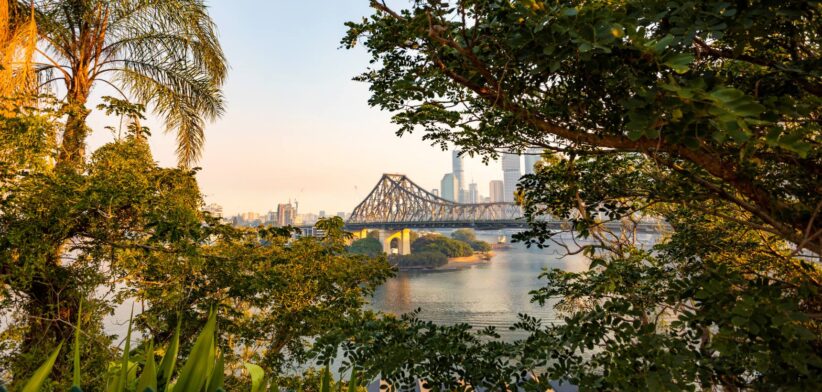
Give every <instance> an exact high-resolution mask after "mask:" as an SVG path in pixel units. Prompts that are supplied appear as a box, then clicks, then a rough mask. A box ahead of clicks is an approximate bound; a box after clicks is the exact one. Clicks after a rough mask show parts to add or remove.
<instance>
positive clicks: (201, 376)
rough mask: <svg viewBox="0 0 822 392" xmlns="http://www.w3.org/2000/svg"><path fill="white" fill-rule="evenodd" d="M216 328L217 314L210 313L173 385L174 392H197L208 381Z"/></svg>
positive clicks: (211, 366)
mask: <svg viewBox="0 0 822 392" xmlns="http://www.w3.org/2000/svg"><path fill="white" fill-rule="evenodd" d="M216 328H217V312H215V311H211V315H210V316H209V317H208V322H206V325H205V327H204V328H203V330H202V331H201V332H200V334H199V335H198V336H197V340H195V342H194V347H192V349H191V354H189V356H188V360H186V363H185V364H184V365H183V368H182V369H181V370H180V377H178V378H177V383H176V384H175V385H174V390H175V391H180V392H182V391H199V390H201V389H203V387H204V386H205V385H206V381H208V376H209V371H210V370H211V369H212V368H213V366H214V333H215V331H216Z"/></svg>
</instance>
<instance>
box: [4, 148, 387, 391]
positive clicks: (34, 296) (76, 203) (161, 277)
mask: <svg viewBox="0 0 822 392" xmlns="http://www.w3.org/2000/svg"><path fill="white" fill-rule="evenodd" d="M134 136H136V135H132V136H129V137H127V138H126V139H122V140H117V141H115V142H114V143H111V144H108V145H105V146H103V147H101V148H100V149H99V150H98V151H96V152H95V153H94V154H93V155H92V157H91V159H90V161H89V163H88V166H87V167H86V169H85V170H84V173H82V174H81V173H78V172H76V171H74V170H65V169H62V168H60V167H57V168H56V169H44V170H42V171H36V172H30V173H29V174H27V175H22V176H21V175H18V176H15V177H13V181H11V180H9V181H5V182H3V183H2V187H3V188H2V192H0V194H1V195H3V197H2V199H0V203H1V205H0V208H2V210H3V211H4V213H3V214H2V215H0V281H1V282H2V286H0V287H2V289H3V293H2V294H3V295H2V297H1V298H0V301H2V307H1V308H2V309H3V312H4V316H5V317H8V319H9V320H12V322H11V323H9V324H6V325H4V331H2V333H1V334H0V338H2V340H0V342H2V347H3V351H2V354H1V355H0V363H1V364H2V365H0V368H2V369H4V372H8V373H6V374H5V375H6V376H10V377H13V381H14V384H12V386H15V385H19V382H21V380H25V379H26V378H27V377H28V376H29V375H30V374H31V373H32V372H33V371H34V369H35V368H36V365H37V364H39V363H40V362H41V361H42V358H44V357H46V356H47V355H48V354H49V353H50V352H52V351H53V349H54V347H56V346H57V345H58V344H59V343H60V342H62V341H66V340H69V339H71V337H72V335H74V332H75V330H76V329H75V327H74V326H75V325H81V326H82V337H83V339H82V340H83V342H84V344H83V345H82V347H81V349H80V355H81V356H82V357H83V358H84V361H83V364H82V369H81V370H82V373H83V374H85V375H87V376H86V378H85V379H83V380H82V381H83V383H84V384H85V385H84V387H88V388H89V389H92V390H100V389H103V387H104V385H105V383H106V380H105V373H106V372H105V371H100V369H105V368H106V365H107V363H108V362H109V361H110V360H111V359H112V358H113V352H112V350H111V348H110V347H111V340H112V337H110V336H106V335H105V334H103V332H102V325H101V320H102V317H103V315H105V314H107V313H108V312H110V310H111V309H112V307H113V306H115V305H117V304H119V303H121V302H122V301H125V300H127V299H128V300H134V301H140V302H142V303H144V304H145V307H146V311H145V312H143V313H141V314H140V315H138V316H136V318H135V328H136V329H137V330H139V331H141V332H142V333H143V334H144V335H146V336H154V337H155V338H154V339H155V341H154V342H153V343H154V344H156V345H158V346H160V345H162V344H163V343H165V342H168V341H169V339H170V338H171V334H170V333H169V331H174V330H175V326H177V325H179V326H180V328H181V333H180V334H179V335H178V336H181V337H182V338H181V341H180V344H179V346H176V345H175V346H172V347H174V350H175V351H177V350H179V351H178V352H179V353H180V354H183V355H186V354H187V353H189V351H190V350H192V345H193V344H195V342H194V341H193V340H192V339H193V337H194V336H195V335H196V331H197V330H199V329H200V328H202V320H203V317H202V314H203V313H204V312H205V311H207V310H208V309H209V308H211V307H213V306H215V305H218V304H219V305H222V306H220V315H219V316H220V318H221V320H224V321H223V325H222V326H221V329H220V334H219V336H218V338H219V344H220V345H221V346H223V347H227V349H226V351H225V353H226V358H225V363H226V366H234V365H235V364H237V363H240V362H242V361H249V360H253V361H255V362H257V363H259V364H260V365H261V366H263V367H264V368H265V369H266V370H267V371H279V370H280V369H281V368H282V367H283V366H286V365H287V364H291V363H298V362H301V361H304V360H305V356H306V349H307V348H308V347H310V344H311V339H312V338H313V337H314V336H316V335H318V334H322V333H324V332H325V331H327V330H329V329H331V328H333V327H334V325H335V324H336V323H339V322H341V321H342V320H344V319H345V318H347V317H351V316H352V315H355V314H356V313H358V312H360V308H361V306H362V304H363V303H364V296H365V295H367V294H369V293H370V292H372V291H373V290H374V288H375V287H376V286H377V285H378V284H379V283H380V282H382V281H383V280H384V279H385V278H386V277H388V276H390V274H391V270H390V267H389V266H388V264H387V263H386V261H385V259H372V258H369V257H366V256H361V255H350V254H348V253H347V252H346V251H345V243H346V241H347V240H348V237H347V236H348V234H347V233H345V232H344V230H343V225H344V222H342V220H340V219H327V220H323V221H321V222H319V223H318V227H319V226H322V229H323V230H324V231H325V233H326V235H325V237H324V238H321V239H316V238H301V239H297V240H293V239H292V236H291V234H292V233H291V232H290V231H289V230H288V229H279V228H266V227H262V228H258V229H240V228H234V227H231V226H229V225H225V224H222V223H221V222H219V221H218V220H217V219H215V218H212V217H210V216H208V215H206V214H204V213H202V212H201V211H200V207H201V205H202V199H201V197H200V193H199V190H198V188H197V184H196V180H195V178H194V175H195V172H194V171H189V170H183V169H166V168H161V167H158V166H157V164H156V163H155V162H154V161H153V159H152V158H151V153H150V151H149V148H148V145H147V144H146V141H145V140H144V138H140V137H134ZM64 244H68V245H64ZM61 260H62V261H61ZM58 293H59V295H58ZM80 301H82V303H83V309H84V313H83V315H82V318H80V323H79V324H75V322H76V321H77V320H78V317H81V316H80V314H79V313H78V312H77V310H78V309H79V303H80ZM63 351H64V352H62V353H61V355H59V356H58V357H57V360H56V363H55V365H54V370H53V374H54V376H55V379H57V380H59V381H58V382H59V383H67V382H69V378H71V377H70V376H67V375H68V374H70V373H72V371H71V370H70V369H71V366H70V362H71V358H72V357H73V356H74V355H73V353H70V350H69V349H68V348H64V350H63ZM169 361H170V362H169ZM173 362H174V360H173V358H170V357H169V358H168V361H167V360H164V361H163V363H162V364H161V365H160V367H159V369H158V375H165V376H168V375H169V374H170V373H169V372H168V370H169V369H170V368H172V367H173V365H174V364H173ZM93 370H94V371H93ZM159 378H160V379H161V380H163V378H162V377H159ZM165 380H167V378H166V379H165ZM160 385H162V383H161V384H160ZM158 386H159V385H158ZM57 387H58V388H59V389H68V387H69V385H68V384H60V385H58V386H57Z"/></svg>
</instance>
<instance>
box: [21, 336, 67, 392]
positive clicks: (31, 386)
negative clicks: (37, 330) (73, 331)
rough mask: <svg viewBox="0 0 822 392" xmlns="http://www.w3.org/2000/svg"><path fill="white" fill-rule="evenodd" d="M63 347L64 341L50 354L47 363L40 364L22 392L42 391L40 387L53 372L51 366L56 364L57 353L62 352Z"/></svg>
mask: <svg viewBox="0 0 822 392" xmlns="http://www.w3.org/2000/svg"><path fill="white" fill-rule="evenodd" d="M62 348H63V343H62V342H61V343H60V344H58V345H57V348H56V349H55V350H54V352H52V353H51V355H49V358H48V359H47V360H46V363H44V364H42V365H40V367H39V368H37V371H35V372H34V375H32V376H31V378H30V379H29V380H28V381H27V382H26V385H25V386H24V387H23V389H21V390H20V392H38V391H40V387H42V386H43V384H44V383H45V382H46V379H48V378H49V374H50V373H51V368H52V367H53V366H54V361H56V360H57V355H58V354H60V349H62Z"/></svg>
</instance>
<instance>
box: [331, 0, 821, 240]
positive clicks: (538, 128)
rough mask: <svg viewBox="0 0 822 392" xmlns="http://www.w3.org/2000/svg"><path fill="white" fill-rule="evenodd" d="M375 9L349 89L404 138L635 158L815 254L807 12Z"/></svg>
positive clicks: (504, 6) (816, 169)
mask: <svg viewBox="0 0 822 392" xmlns="http://www.w3.org/2000/svg"><path fill="white" fill-rule="evenodd" d="M371 4H372V6H373V7H374V8H375V10H376V11H375V13H374V14H373V15H372V16H371V17H370V18H369V19H365V20H363V21H362V22H351V23H349V24H348V27H349V31H348V35H347V36H346V38H345V39H344V40H343V43H344V45H347V46H348V47H352V46H354V45H355V44H357V43H362V44H364V45H365V46H366V47H367V49H368V50H369V52H370V53H371V55H372V57H373V61H372V63H375V64H378V66H377V67H375V68H373V69H370V70H369V71H368V72H366V73H364V74H362V75H361V76H359V77H358V78H357V79H358V80H362V81H366V82H368V83H370V84H371V86H372V88H371V92H372V97H371V99H370V103H371V104H372V105H374V106H378V107H380V108H383V109H386V110H391V111H394V112H396V114H395V116H394V121H395V122H396V123H397V124H398V125H399V126H400V129H399V134H404V133H409V132H412V130H414V129H416V128H420V129H423V130H425V131H426V132H427V133H426V135H425V136H424V138H425V139H428V140H431V141H432V142H433V143H442V145H443V146H444V145H445V143H447V142H453V143H455V144H457V145H458V146H459V147H460V149H461V150H463V151H467V152H468V153H478V154H485V155H487V156H488V157H493V156H495V155H496V151H498V150H499V149H505V150H522V149H524V148H526V147H530V146H538V147H541V148H544V149H547V150H552V151H558V152H563V153H566V154H581V153H595V154H619V153H623V152H635V153H639V154H642V155H644V156H646V157H647V158H648V159H651V160H653V161H654V162H656V164H657V165H658V166H660V167H664V168H666V169H667V170H672V171H676V172H679V173H681V174H682V175H683V176H686V177H688V178H689V179H690V182H691V183H692V184H693V186H694V187H696V188H699V189H701V190H703V193H704V194H705V195H706V196H710V197H711V198H714V199H721V200H724V201H727V202H730V203H733V204H734V205H736V206H737V207H738V208H739V210H740V211H741V212H742V214H744V217H743V218H742V219H740V221H742V222H747V223H750V225H751V226H752V227H756V228H757V229H765V230H767V231H768V232H770V233H773V234H774V235H778V236H780V237H782V238H785V239H787V240H789V241H791V242H793V243H794V244H796V245H797V246H799V247H800V248H804V249H808V250H811V251H814V252H815V253H817V254H819V253H822V235H820V233H822V219H816V218H817V215H818V214H819V210H820V208H822V200H820V194H821V193H820V192H819V187H818V186H819V183H820V181H819V173H820V166H821V164H820V155H819V154H820V151H819V138H820V123H819V105H820V100H821V99H822V83H820V79H819V78H820V73H819V67H818V66H816V65H817V64H818V62H819V61H820V47H819V42H820V37H819V36H818V34H819V31H820V23H821V22H820V20H822V18H820V17H819V13H820V10H819V7H818V6H817V4H816V3H815V2H812V1H786V2H780V3H779V4H771V3H768V2H753V3H744V4H743V3H740V4H733V3H727V2H721V1H700V2H686V3H677V4H673V3H669V2H664V1H654V2H650V3H649V2H645V1H628V2H621V3H619V4H611V5H591V4H588V3H584V2H576V1H572V2H560V3H547V2H542V1H530V0H527V1H526V0H520V1H508V0H494V1H487V2H475V1H448V2H446V1H425V2H416V3H414V5H413V6H411V7H410V9H405V10H402V11H399V12H397V11H395V10H392V9H390V8H388V7H387V6H385V5H384V3H382V2H378V1H372V2H371ZM361 38H364V39H361Z"/></svg>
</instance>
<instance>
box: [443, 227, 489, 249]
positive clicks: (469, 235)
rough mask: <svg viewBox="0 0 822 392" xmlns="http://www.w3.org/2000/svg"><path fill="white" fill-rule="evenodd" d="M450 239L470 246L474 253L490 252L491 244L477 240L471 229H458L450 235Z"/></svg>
mask: <svg viewBox="0 0 822 392" xmlns="http://www.w3.org/2000/svg"><path fill="white" fill-rule="evenodd" d="M451 238H453V239H455V240H457V241H462V242H465V243H466V244H468V245H469V246H471V249H473V250H474V252H488V251H490V250H491V244H489V243H487V242H485V241H481V240H478V239H477V233H475V232H474V230H471V229H458V230H454V232H453V233H451Z"/></svg>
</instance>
